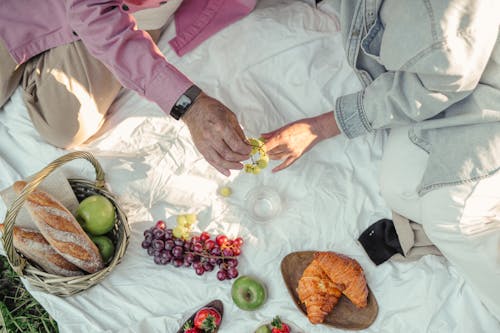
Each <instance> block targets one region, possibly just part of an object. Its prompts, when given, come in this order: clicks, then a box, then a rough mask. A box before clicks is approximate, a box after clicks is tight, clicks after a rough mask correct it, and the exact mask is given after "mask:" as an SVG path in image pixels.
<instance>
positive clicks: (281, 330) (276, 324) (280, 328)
mask: <svg viewBox="0 0 500 333" xmlns="http://www.w3.org/2000/svg"><path fill="white" fill-rule="evenodd" d="M271 326H272V328H273V329H272V330H271V332H272V333H290V327H289V326H288V325H287V324H285V323H283V322H282V321H281V319H280V317H279V316H276V317H274V319H273V321H272V322H271Z"/></svg>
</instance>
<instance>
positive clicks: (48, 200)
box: [0, 181, 104, 276]
mask: <svg viewBox="0 0 500 333" xmlns="http://www.w3.org/2000/svg"><path fill="white" fill-rule="evenodd" d="M25 186H26V182H24V181H18V182H16V183H14V186H13V187H14V191H15V192H16V193H18V194H19V193H20V192H21V191H22V190H23V189H24V187H25ZM25 207H26V208H27V209H28V211H29V213H30V216H31V218H32V219H33V222H34V223H35V225H36V226H37V227H38V231H37V230H31V229H25V228H20V227H14V231H13V242H14V247H15V248H16V249H17V250H18V251H19V252H21V253H22V254H23V255H24V256H26V257H27V258H28V259H30V260H32V261H33V262H35V263H36V264H38V265H39V266H40V267H42V268H43V269H44V270H45V271H46V272H47V273H52V274H56V275H60V276H77V275H82V274H84V272H82V271H85V272H88V273H95V272H97V271H99V270H101V269H102V268H103V267H104V263H103V260H102V257H101V255H100V253H99V249H98V248H97V246H96V245H95V244H94V242H92V240H91V239H90V237H89V236H88V235H87V234H86V233H85V231H84V230H83V229H82V227H81V226H80V224H79V223H78V221H77V220H76V219H75V217H74V216H73V215H72V214H71V212H70V211H68V210H67V209H66V208H65V207H64V206H63V205H62V204H61V203H60V202H59V201H58V200H56V199H55V198H54V197H52V196H51V195H50V194H48V193H47V192H44V191H41V190H34V191H33V192H32V193H31V194H30V195H29V196H28V197H27V198H26V201H25ZM1 229H3V228H2V227H0V231H2V232H3V230H1Z"/></svg>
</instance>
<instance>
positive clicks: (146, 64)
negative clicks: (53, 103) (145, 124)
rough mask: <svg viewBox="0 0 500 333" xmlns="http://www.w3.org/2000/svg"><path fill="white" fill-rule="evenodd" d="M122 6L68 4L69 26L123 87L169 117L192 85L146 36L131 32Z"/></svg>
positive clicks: (90, 1)
mask: <svg viewBox="0 0 500 333" xmlns="http://www.w3.org/2000/svg"><path fill="white" fill-rule="evenodd" d="M121 4H122V2H121V1H116V0H115V1H103V0H67V3H66V5H67V12H68V18H69V21H70V25H71V26H72V29H73V30H74V31H75V32H76V33H77V34H78V36H79V37H80V38H81V40H82V41H83V43H84V44H85V46H86V47H87V49H88V50H89V52H90V53H91V54H92V55H93V56H95V57H96V58H97V59H99V60H100V61H102V62H103V63H104V64H105V65H106V66H107V67H108V68H109V70H110V71H111V72H112V73H113V74H114V75H115V76H116V77H117V78H118V80H119V81H120V82H121V83H122V85H123V86H124V87H126V88H129V89H132V90H135V91H137V92H138V93H139V94H140V95H141V96H144V97H146V98H147V99H149V100H151V101H153V102H156V103H157V104H158V105H159V106H160V108H162V109H163V111H164V112H166V113H167V114H168V113H169V112H170V109H171V108H172V106H173V105H174V103H175V102H176V101H177V99H178V98H179V96H180V95H182V93H184V92H185V91H186V90H187V89H188V88H189V87H190V86H191V85H192V82H191V81H190V80H189V79H188V78H187V77H186V76H184V75H183V74H182V73H181V72H179V71H178V70H177V69H176V68H175V67H173V66H172V65H170V64H169V63H168V62H167V60H166V59H165V57H164V56H163V55H162V54H161V52H160V50H158V48H157V46H156V45H155V44H154V43H153V41H152V40H151V38H150V37H149V35H148V34H147V33H145V32H142V31H140V30H135V29H134V26H135V23H134V20H133V19H132V17H131V16H130V15H129V14H128V13H126V12H124V11H123V10H122V7H121Z"/></svg>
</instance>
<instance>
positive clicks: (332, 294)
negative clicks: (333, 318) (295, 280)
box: [297, 260, 342, 324]
mask: <svg viewBox="0 0 500 333" xmlns="http://www.w3.org/2000/svg"><path fill="white" fill-rule="evenodd" d="M337 287H338V286H337V285H336V284H335V283H333V282H332V281H331V280H330V279H329V278H328V276H327V275H326V273H325V272H324V271H323V269H322V268H321V266H320V265H319V262H318V261H317V260H313V261H312V262H311V263H310V264H309V266H307V268H306V269H305V270H304V272H303V273H302V277H301V278H300V280H299V284H298V287H297V293H298V296H299V299H300V301H301V302H302V303H304V304H305V306H306V310H307V317H308V318H309V321H310V322H311V323H312V324H319V323H322V322H323V320H324V318H325V316H326V315H327V314H328V313H330V312H331V311H332V310H333V308H334V307H335V305H336V304H337V302H338V301H339V298H340V297H341V296H342V292H341V291H340V290H339V289H338V288H337Z"/></svg>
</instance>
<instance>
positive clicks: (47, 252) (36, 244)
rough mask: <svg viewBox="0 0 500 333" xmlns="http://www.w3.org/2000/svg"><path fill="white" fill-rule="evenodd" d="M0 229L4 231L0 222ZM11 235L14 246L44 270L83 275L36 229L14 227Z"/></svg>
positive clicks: (67, 274) (69, 274)
mask: <svg viewBox="0 0 500 333" xmlns="http://www.w3.org/2000/svg"><path fill="white" fill-rule="evenodd" d="M0 231H1V232H2V233H3V232H4V225H3V224H0ZM12 236H13V237H12V238H13V241H14V247H15V248H16V249H17V250H18V251H19V252H21V253H22V254H23V255H24V256H25V257H26V258H28V259H29V260H31V261H32V262H33V263H34V264H37V265H38V266H40V267H41V268H42V269H43V270H44V271H45V272H47V273H51V274H55V275H60V276H79V275H83V271H81V270H80V269H79V268H78V267H76V266H75V265H73V264H72V263H70V262H69V261H67V260H66V259H64V258H63V257H62V256H61V255H59V253H57V252H56V251H55V250H54V248H53V247H52V246H50V244H49V243H48V242H47V240H46V239H45V238H44V237H43V235H42V234H41V233H39V232H38V231H36V230H33V229H27V228H21V227H14V230H13V232H12Z"/></svg>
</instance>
